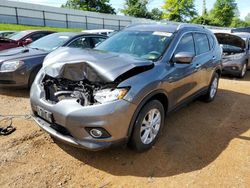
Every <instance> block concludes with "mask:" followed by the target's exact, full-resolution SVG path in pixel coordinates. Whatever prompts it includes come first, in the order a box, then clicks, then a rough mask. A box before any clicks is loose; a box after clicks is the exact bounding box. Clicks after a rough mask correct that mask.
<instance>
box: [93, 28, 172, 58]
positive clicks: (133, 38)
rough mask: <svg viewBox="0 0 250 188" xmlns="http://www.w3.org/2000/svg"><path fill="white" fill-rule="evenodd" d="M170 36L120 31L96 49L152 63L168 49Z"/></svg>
mask: <svg viewBox="0 0 250 188" xmlns="http://www.w3.org/2000/svg"><path fill="white" fill-rule="evenodd" d="M171 35H172V33H167V32H148V31H122V32H118V33H116V34H115V35H113V36H112V37H110V38H108V39H107V40H105V41H104V42H102V43H101V44H100V45H98V46H97V47H96V49H98V50H103V51H109V52H116V53H124V54H130V55H133V56H136V57H140V58H143V59H148V60H152V61H154V60H157V59H158V58H159V57H160V56H161V55H162V54H163V53H164V51H165V49H166V48H167V47H168V45H169V43H170V38H171Z"/></svg>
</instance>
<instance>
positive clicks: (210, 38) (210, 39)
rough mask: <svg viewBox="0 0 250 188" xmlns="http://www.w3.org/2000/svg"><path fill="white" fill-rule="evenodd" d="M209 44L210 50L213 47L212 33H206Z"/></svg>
mask: <svg viewBox="0 0 250 188" xmlns="http://www.w3.org/2000/svg"><path fill="white" fill-rule="evenodd" d="M207 36H208V40H209V45H210V50H211V49H213V48H214V37H213V36H212V35H207Z"/></svg>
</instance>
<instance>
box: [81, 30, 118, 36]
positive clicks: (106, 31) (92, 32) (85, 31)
mask: <svg viewBox="0 0 250 188" xmlns="http://www.w3.org/2000/svg"><path fill="white" fill-rule="evenodd" d="M82 32H83V33H91V34H101V35H107V36H109V35H110V34H111V33H113V32H114V30H112V29H93V30H82Z"/></svg>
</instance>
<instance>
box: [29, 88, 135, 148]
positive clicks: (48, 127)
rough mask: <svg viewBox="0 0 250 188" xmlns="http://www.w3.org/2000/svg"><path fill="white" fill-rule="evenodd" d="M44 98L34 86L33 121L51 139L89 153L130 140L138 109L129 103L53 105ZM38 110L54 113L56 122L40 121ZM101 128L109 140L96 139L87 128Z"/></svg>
mask: <svg viewBox="0 0 250 188" xmlns="http://www.w3.org/2000/svg"><path fill="white" fill-rule="evenodd" d="M43 95H44V93H43V91H42V88H41V87H40V86H39V85H33V86H32V90H31V95H30V97H31V107H32V111H33V114H34V116H33V117H34V120H35V121H36V122H37V123H38V125H39V126H40V127H41V128H42V129H43V130H44V131H46V132H47V133H49V134H50V135H51V136H52V137H55V138H56V139H59V140H61V141H63V142H66V143H68V144H71V145H74V146H77V147H80V148H84V149H88V150H101V149H104V148H107V147H110V146H113V145H116V144H120V143H121V142H125V141H126V140H127V138H128V130H129V125H130V120H131V118H132V116H133V113H134V112H135V109H136V105H134V104H132V103H130V102H128V101H126V100H117V101H113V102H108V103H105V104H97V105H91V106H81V105H80V104H79V103H78V102H77V101H76V99H65V100H62V101H60V102H58V103H56V104H51V103H49V102H48V101H46V100H45V99H44V98H43V97H42V96H43ZM37 107H39V108H43V109H45V110H47V111H49V112H51V113H52V114H53V122H49V121H46V120H44V119H43V118H41V117H39V115H38V114H37ZM55 125H56V126H55ZM55 127H57V128H55ZM58 127H59V129H58ZM100 127H101V128H103V129H105V130H106V131H107V132H108V133H109V134H110V137H108V138H93V137H92V136H91V135H90V134H89V132H88V131H87V130H86V128H100Z"/></svg>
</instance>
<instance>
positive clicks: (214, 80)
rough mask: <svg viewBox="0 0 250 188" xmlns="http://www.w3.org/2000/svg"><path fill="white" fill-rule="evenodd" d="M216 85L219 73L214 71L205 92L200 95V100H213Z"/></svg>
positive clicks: (216, 89)
mask: <svg viewBox="0 0 250 188" xmlns="http://www.w3.org/2000/svg"><path fill="white" fill-rule="evenodd" d="M218 85H219V75H218V73H215V74H214V75H213V78H212V80H211V82H210V85H209V88H208V91H207V93H206V94H205V95H204V96H203V97H202V100H203V101H204V102H212V101H213V100H214V98H215V96H216V94H217V91H218Z"/></svg>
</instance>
